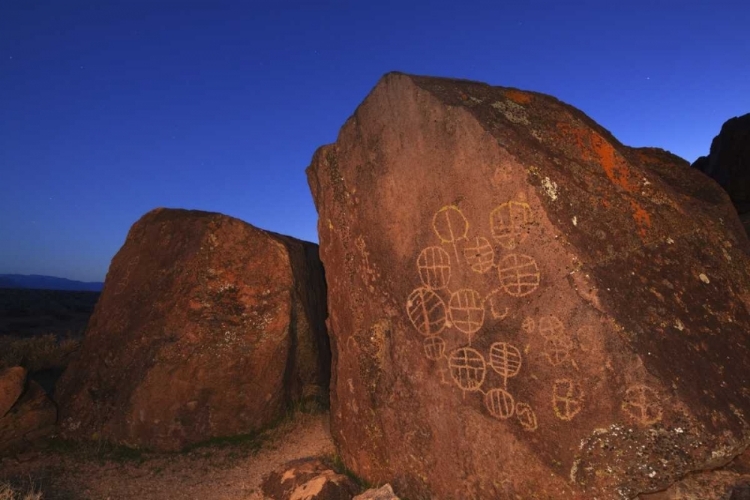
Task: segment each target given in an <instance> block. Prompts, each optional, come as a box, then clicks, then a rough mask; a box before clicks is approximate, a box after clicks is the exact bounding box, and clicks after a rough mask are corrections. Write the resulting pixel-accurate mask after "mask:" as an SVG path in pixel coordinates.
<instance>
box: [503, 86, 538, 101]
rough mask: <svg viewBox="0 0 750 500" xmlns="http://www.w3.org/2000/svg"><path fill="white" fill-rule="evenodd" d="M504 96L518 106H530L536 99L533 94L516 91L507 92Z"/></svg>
mask: <svg viewBox="0 0 750 500" xmlns="http://www.w3.org/2000/svg"><path fill="white" fill-rule="evenodd" d="M504 95H505V97H507V98H508V99H510V100H511V101H513V102H515V103H516V104H528V103H530V102H531V100H532V99H533V98H534V97H533V96H532V95H531V94H528V93H526V92H522V91H520V90H515V89H509V90H506V91H505V94H504Z"/></svg>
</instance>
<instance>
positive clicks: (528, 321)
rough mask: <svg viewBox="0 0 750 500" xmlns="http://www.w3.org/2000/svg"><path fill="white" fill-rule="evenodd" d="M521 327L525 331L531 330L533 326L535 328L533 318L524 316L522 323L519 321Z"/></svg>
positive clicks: (529, 331)
mask: <svg viewBox="0 0 750 500" xmlns="http://www.w3.org/2000/svg"><path fill="white" fill-rule="evenodd" d="M521 328H523V331H524V332H526V333H531V332H533V331H534V328H536V322H535V321H534V318H528V317H527V318H524V320H523V323H521Z"/></svg>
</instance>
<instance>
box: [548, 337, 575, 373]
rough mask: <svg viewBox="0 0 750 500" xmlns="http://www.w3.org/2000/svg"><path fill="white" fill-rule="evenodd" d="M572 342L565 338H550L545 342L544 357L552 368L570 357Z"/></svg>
mask: <svg viewBox="0 0 750 500" xmlns="http://www.w3.org/2000/svg"><path fill="white" fill-rule="evenodd" d="M571 349H573V342H572V341H571V340H570V339H568V338H566V337H550V338H548V339H547V340H546V341H545V347H544V355H545V356H547V359H548V360H549V362H550V364H551V365H552V366H558V365H561V364H562V363H564V362H565V360H567V359H568V358H569V357H570V351H571Z"/></svg>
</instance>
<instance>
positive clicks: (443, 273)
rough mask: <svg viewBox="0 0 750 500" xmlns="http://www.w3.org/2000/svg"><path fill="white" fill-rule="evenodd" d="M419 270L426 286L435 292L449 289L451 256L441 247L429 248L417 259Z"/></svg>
mask: <svg viewBox="0 0 750 500" xmlns="http://www.w3.org/2000/svg"><path fill="white" fill-rule="evenodd" d="M417 270H418V271H419V277H420V278H421V279H422V284H423V285H424V286H426V287H428V288H432V289H435V290H439V289H441V288H447V287H448V282H449V281H450V280H451V258H450V255H448V252H446V251H445V250H443V249H442V248H440V247H427V248H425V249H424V250H422V252H421V253H420V254H419V257H418V258H417Z"/></svg>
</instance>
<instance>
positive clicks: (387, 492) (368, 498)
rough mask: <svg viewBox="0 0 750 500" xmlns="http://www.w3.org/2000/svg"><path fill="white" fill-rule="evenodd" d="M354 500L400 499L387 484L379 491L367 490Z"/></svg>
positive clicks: (378, 489)
mask: <svg viewBox="0 0 750 500" xmlns="http://www.w3.org/2000/svg"><path fill="white" fill-rule="evenodd" d="M352 500H399V498H398V497H397V496H396V494H395V493H393V488H391V485H390V484H386V485H385V486H381V487H380V488H377V489H371V490H367V491H365V492H364V493H362V494H361V495H357V496H356V497H354V498H353V499H352Z"/></svg>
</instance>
